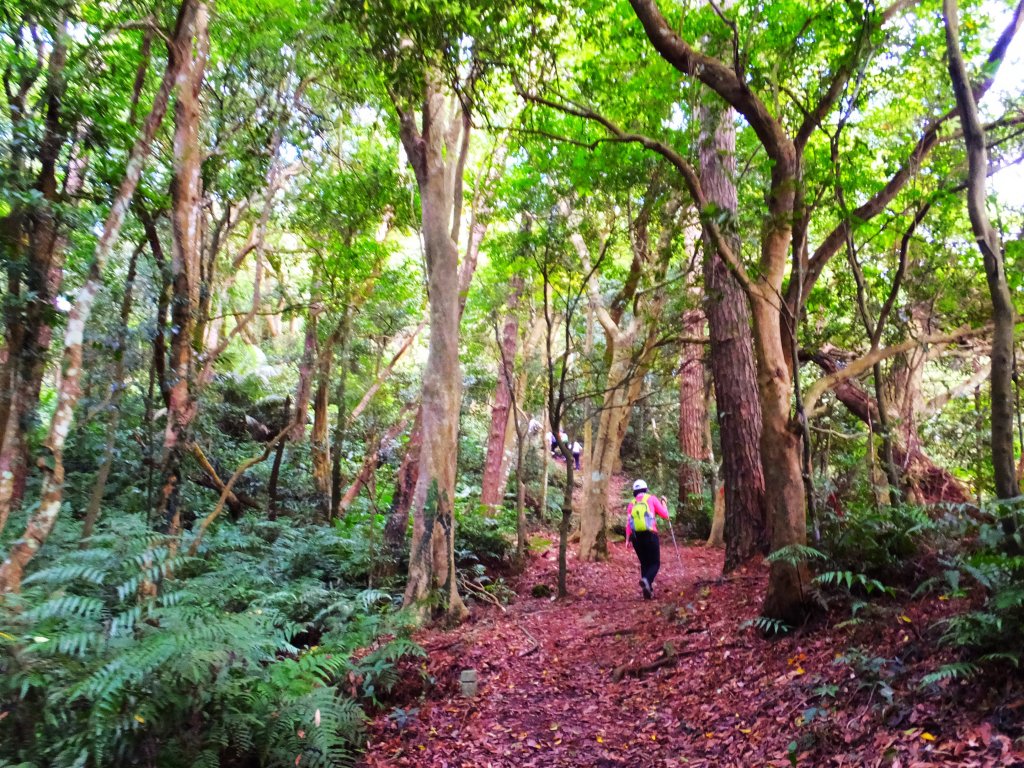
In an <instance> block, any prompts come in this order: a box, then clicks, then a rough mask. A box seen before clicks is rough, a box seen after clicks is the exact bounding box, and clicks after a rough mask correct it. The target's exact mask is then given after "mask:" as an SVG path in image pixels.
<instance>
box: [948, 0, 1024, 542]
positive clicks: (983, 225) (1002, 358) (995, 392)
mask: <svg viewBox="0 0 1024 768" xmlns="http://www.w3.org/2000/svg"><path fill="white" fill-rule="evenodd" d="M1018 13H1019V10H1018ZM942 15H943V18H944V19H945V24H946V50H947V51H948V53H949V74H950V80H951V81H952V83H953V93H954V95H955V96H956V104H957V107H958V108H959V110H960V125H961V126H962V127H963V131H964V144H965V146H966V148H967V166H968V170H967V212H968V214H969V215H970V219H971V230H972V231H973V232H974V237H975V239H976V240H977V243H978V249H979V250H980V251H981V255H982V258H983V261H984V264H985V279H986V281H987V282H988V290H989V295H990V298H991V300H992V323H993V326H994V328H993V332H992V351H991V353H990V357H991V359H992V440H991V446H992V469H993V472H994V475H995V487H996V496H997V497H998V498H1000V499H1012V498H1016V497H1017V496H1019V495H1020V488H1019V487H1018V484H1017V471H1016V466H1015V464H1014V455H1013V427H1014V422H1013V381H1012V379H1013V332H1014V324H1015V322H1016V311H1015V309H1014V306H1013V297H1012V296H1011V294H1010V287H1009V284H1008V283H1007V280H1006V262H1005V258H1004V253H1003V243H1002V240H1001V238H1000V236H999V233H998V232H997V231H996V229H995V228H994V227H993V226H992V223H991V222H990V221H989V216H988V211H987V209H986V208H985V179H986V176H987V175H988V151H987V149H986V147H985V131H984V129H983V128H982V125H981V119H980V118H979V116H978V104H977V99H976V98H975V95H974V93H973V92H972V89H971V85H970V81H969V79H968V76H967V67H966V65H965V64H964V58H963V54H962V53H961V51H960V31H959V23H960V22H959V18H958V11H957V4H956V0H943V3H942ZM1004 525H1006V526H1010V527H1013V525H1012V523H1010V522H1009V521H1007V523H1005V524H1004ZM1007 532H1008V533H1010V532H1012V531H1010V530H1008V531H1007Z"/></svg>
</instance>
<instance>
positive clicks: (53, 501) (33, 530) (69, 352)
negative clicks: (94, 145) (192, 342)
mask: <svg viewBox="0 0 1024 768" xmlns="http://www.w3.org/2000/svg"><path fill="white" fill-rule="evenodd" d="M205 21H206V6H205V5H204V4H203V3H202V2H201V0H199V1H198V2H197V0H183V2H182V5H181V8H180V10H179V12H178V19H177V22H176V25H175V31H174V35H173V37H172V40H171V43H170V45H169V46H168V48H169V56H168V66H167V69H166V70H165V72H164V77H163V80H162V81H161V84H160V87H159V89H158V91H157V94H156V96H155V97H154V99H153V107H152V109H151V110H150V113H149V115H148V116H147V117H146V120H145V122H144V124H143V128H142V131H141V134H140V136H139V138H138V140H137V141H136V142H135V145H134V146H133V147H132V151H131V153H130V154H129V157H128V163H127V167H126V170H125V176H124V179H123V180H122V182H121V186H120V188H119V189H118V191H117V194H116V196H115V198H114V202H113V205H112V206H111V209H110V213H109V215H108V216H107V220H106V223H105V224H104V227H103V232H102V234H101V235H100V238H99V242H98V243H97V245H96V252H95V255H94V257H93V263H92V265H91V267H90V269H89V275H88V277H87V279H86V281H85V283H84V284H83V285H82V287H81V288H79V290H78V292H77V294H76V296H75V302H74V305H73V307H72V309H71V313H70V315H69V317H68V322H67V326H66V328H65V331H64V376H63V379H62V382H61V387H60V390H59V391H58V394H57V406H56V409H55V410H54V414H53V416H52V418H51V420H50V431H49V434H48V436H47V439H46V442H45V443H44V447H45V448H46V450H47V451H48V453H49V457H50V458H49V461H48V462H46V464H47V470H46V471H45V472H44V475H43V485H42V488H41V489H40V494H39V500H40V501H39V507H38V508H37V509H36V511H35V512H34V513H33V514H32V516H31V517H30V519H29V521H28V525H27V526H26V529H25V533H24V534H23V535H22V537H21V538H20V539H18V540H17V541H16V542H14V544H13V545H12V546H11V549H10V551H9V552H8V554H7V559H6V560H4V562H3V565H0V593H6V592H16V591H18V590H19V589H20V587H21V577H22V574H23V573H24V569H25V566H26V565H27V564H28V562H29V561H30V560H31V559H32V557H33V556H34V555H35V553H36V552H38V551H39V548H40V547H41V546H42V545H43V543H44V542H45V541H46V539H47V537H48V536H49V534H50V531H51V530H52V529H53V525H54V523H55V522H56V521H57V515H58V513H59V512H60V507H61V502H62V500H63V489H64V443H65V441H66V440H67V435H68V432H69V431H70V429H71V424H72V421H73V418H74V408H75V405H76V403H77V402H78V397H79V392H80V389H79V381H80V378H81V373H82V338H83V335H84V332H85V323H86V321H87V320H88V319H89V316H90V314H91V313H92V308H93V304H94V302H95V300H96V294H97V293H98V292H99V290H100V286H101V285H102V281H103V268H104V266H105V265H106V261H107V258H108V256H109V254H110V252H111V250H112V249H113V247H114V245H115V244H116V242H117V238H118V235H119V234H120V232H121V226H122V224H123V223H124V218H125V215H126V213H127V212H128V207H129V205H130V203H131V199H132V196H133V194H134V193H135V187H136V186H137V184H138V182H139V178H140V176H141V175H142V168H143V164H144V163H145V160H146V158H147V157H148V155H149V149H150V146H151V144H152V142H153V137H154V136H155V134H156V131H157V129H158V128H159V126H160V124H161V123H162V122H163V118H164V115H165V113H166V110H167V103H168V101H169V99H170V93H171V88H172V87H173V85H174V83H175V81H176V80H177V77H178V73H179V70H180V69H181V67H182V64H183V63H184V61H185V58H186V55H187V51H188V48H189V46H190V45H191V41H192V34H193V26H195V27H196V28H198V29H203V28H205Z"/></svg>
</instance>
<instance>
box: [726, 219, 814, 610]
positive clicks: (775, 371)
mask: <svg viewBox="0 0 1024 768" xmlns="http://www.w3.org/2000/svg"><path fill="white" fill-rule="evenodd" d="M787 240H788V238H787ZM787 246H788V243H786V244H783V245H782V247H783V248H785V247H787ZM779 287H780V288H781V280H780V281H779ZM778 296H779V294H778V292H777V291H775V292H771V291H770V290H764V289H761V291H758V292H757V293H755V294H754V298H753V299H752V301H751V304H752V307H751V308H752V310H753V317H754V338H755V344H756V346H757V381H758V391H759V395H760V401H761V457H762V464H763V467H764V481H765V501H766V502H767V507H768V514H769V521H770V528H771V549H772V551H773V552H774V551H776V550H780V549H783V548H785V547H789V546H791V545H803V544H806V543H807V517H806V512H805V509H806V508H805V506H804V503H805V502H804V482H803V476H802V471H801V466H800V438H799V435H798V434H797V433H796V432H795V431H794V430H793V429H792V426H791V424H790V400H791V397H792V393H793V381H792V378H791V375H790V372H789V368H788V367H787V365H786V357H787V355H786V347H785V342H784V341H783V338H782V329H781V327H780V323H779V320H780V318H779V305H778ZM726 510H727V511H726V530H728V502H727V504H726ZM728 546H729V545H728V539H727V540H726V547H727V548H728ZM809 580H810V576H809V571H808V568H807V564H806V562H805V561H803V560H802V559H800V558H799V556H796V557H793V558H782V559H778V560H776V561H775V562H773V563H772V565H771V571H770V573H769V578H768V592H767V594H766V595H765V601H764V607H763V612H764V615H765V616H768V617H771V618H775V619H781V620H783V621H785V622H788V623H790V624H791V625H795V624H797V623H798V622H799V621H800V620H801V619H802V618H803V617H804V615H805V614H806V611H807V607H808V594H807V586H808V583H809Z"/></svg>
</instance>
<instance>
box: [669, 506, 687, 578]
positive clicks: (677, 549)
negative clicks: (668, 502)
mask: <svg viewBox="0 0 1024 768" xmlns="http://www.w3.org/2000/svg"><path fill="white" fill-rule="evenodd" d="M668 532H669V533H671V534H672V547H673V548H674V549H675V551H676V562H678V563H679V575H680V576H682V575H683V558H682V557H680V556H679V545H678V544H676V529H675V528H674V527H673V526H672V521H671V520H669V521H668Z"/></svg>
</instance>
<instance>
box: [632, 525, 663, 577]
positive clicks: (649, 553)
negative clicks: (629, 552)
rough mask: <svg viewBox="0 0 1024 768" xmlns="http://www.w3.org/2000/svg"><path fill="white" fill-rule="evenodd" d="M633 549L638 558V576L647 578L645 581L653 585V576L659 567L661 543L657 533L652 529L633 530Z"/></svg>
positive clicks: (656, 573)
mask: <svg viewBox="0 0 1024 768" xmlns="http://www.w3.org/2000/svg"><path fill="white" fill-rule="evenodd" d="M633 549H635V550H636V556H637V557H638V558H640V577H641V578H643V579H647V583H648V584H651V585H652V586H653V584H654V577H655V576H657V575H658V569H659V568H661V544H660V543H659V541H658V534H657V533H655V532H654V531H634V532H633Z"/></svg>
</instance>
